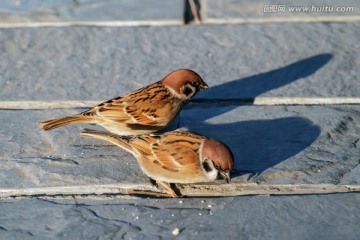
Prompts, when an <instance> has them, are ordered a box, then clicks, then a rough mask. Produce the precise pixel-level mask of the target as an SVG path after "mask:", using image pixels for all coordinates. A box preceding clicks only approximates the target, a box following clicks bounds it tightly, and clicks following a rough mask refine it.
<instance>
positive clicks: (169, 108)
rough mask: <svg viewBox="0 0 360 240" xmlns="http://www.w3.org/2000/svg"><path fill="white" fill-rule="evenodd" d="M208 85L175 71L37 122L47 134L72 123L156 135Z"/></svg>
mask: <svg viewBox="0 0 360 240" xmlns="http://www.w3.org/2000/svg"><path fill="white" fill-rule="evenodd" d="M207 88H208V85H207V84H206V83H205V82H204V81H203V80H202V79H201V77H200V76H199V74H197V73H196V72H194V71H192V70H190V69H178V70H175V71H173V72H171V73H170V74H169V75H167V76H166V77H164V78H163V79H162V80H161V81H158V82H155V83H153V84H150V85H149V86H146V87H143V88H141V89H138V90H135V91H133V92H130V93H128V94H126V95H123V96H120V97H117V98H113V99H111V100H109V101H106V102H103V103H100V104H99V105H97V106H95V107H93V108H91V109H89V110H87V111H85V112H82V113H79V114H76V115H72V116H68V117H64V118H57V119H51V120H47V121H43V122H39V124H40V125H41V126H42V128H43V130H45V131H48V130H52V129H55V128H58V127H62V126H66V125H69V124H75V123H89V124H98V125H100V126H102V127H104V128H105V129H107V130H108V131H110V132H113V133H116V134H119V135H138V134H145V133H152V132H156V131H158V130H160V129H162V128H164V127H166V126H167V125H168V124H169V123H170V122H171V121H172V120H173V119H174V118H175V117H176V115H177V113H178V112H179V111H180V109H181V107H182V105H184V104H185V103H186V102H187V101H188V100H190V99H191V98H192V97H193V96H194V95H195V94H196V93H197V92H198V91H199V90H201V89H207Z"/></svg>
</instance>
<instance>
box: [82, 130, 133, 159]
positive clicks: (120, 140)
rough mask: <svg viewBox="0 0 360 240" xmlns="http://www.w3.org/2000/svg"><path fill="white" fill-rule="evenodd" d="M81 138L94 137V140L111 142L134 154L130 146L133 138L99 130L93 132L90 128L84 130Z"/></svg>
mask: <svg viewBox="0 0 360 240" xmlns="http://www.w3.org/2000/svg"><path fill="white" fill-rule="evenodd" d="M80 136H82V137H92V138H97V139H101V140H105V141H108V142H111V143H113V144H115V145H117V146H119V147H121V148H123V149H125V150H127V151H129V152H130V153H132V152H133V148H132V147H131V146H130V144H129V142H128V141H129V139H130V137H131V136H119V135H117V134H114V133H110V132H104V131H98V130H93V129H88V128H85V129H84V130H82V131H81V133H80Z"/></svg>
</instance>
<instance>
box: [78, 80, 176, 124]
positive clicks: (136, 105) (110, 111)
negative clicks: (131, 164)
mask: <svg viewBox="0 0 360 240" xmlns="http://www.w3.org/2000/svg"><path fill="white" fill-rule="evenodd" d="M169 98H172V96H171V94H170V93H169V91H167V89H165V88H164V87H163V86H162V84H161V83H160V82H157V83H154V84H152V85H150V86H148V87H145V88H142V89H139V90H137V91H135V92H132V93H129V94H127V95H124V96H122V97H119V98H114V99H111V100H109V101H107V102H104V103H102V104H99V105H98V106H96V107H94V108H93V109H91V110H89V111H88V112H89V113H87V112H85V114H90V115H93V116H97V117H100V118H105V119H106V120H110V121H114V122H125V123H127V124H139V125H153V126H164V125H166V124H167V123H168V122H169V121H170V120H171V117H172V116H170V115H171V114H165V113H171V112H172V109H171V108H172V105H171V102H170V101H169Z"/></svg>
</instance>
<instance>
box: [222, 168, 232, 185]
mask: <svg viewBox="0 0 360 240" xmlns="http://www.w3.org/2000/svg"><path fill="white" fill-rule="evenodd" d="M219 174H220V176H221V177H222V178H223V179H225V180H226V182H227V183H230V182H231V178H230V171H221V170H220V171H219Z"/></svg>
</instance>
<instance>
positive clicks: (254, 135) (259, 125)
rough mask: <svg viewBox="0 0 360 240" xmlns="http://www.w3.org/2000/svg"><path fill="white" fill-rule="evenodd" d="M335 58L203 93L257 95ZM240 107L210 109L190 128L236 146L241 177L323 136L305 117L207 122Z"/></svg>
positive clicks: (325, 56) (306, 62)
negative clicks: (222, 122)
mask: <svg viewBox="0 0 360 240" xmlns="http://www.w3.org/2000/svg"><path fill="white" fill-rule="evenodd" d="M331 58H332V55H331V54H320V55H316V56H313V57H310V58H307V59H303V60H300V61H298V62H295V63H292V64H290V65H287V66H285V67H282V68H279V69H276V70H273V71H270V72H267V73H262V74H258V75H255V76H251V77H247V78H244V79H238V80H234V81H231V82H229V83H225V84H221V85H218V86H214V87H211V88H209V90H208V91H207V93H206V95H204V94H202V95H201V96H205V97H206V96H209V97H210V96H211V97H212V98H215V99H220V100H221V99H238V98H239V97H249V98H255V97H256V96H257V95H260V94H262V93H264V92H267V91H270V90H272V89H275V88H278V87H281V86H284V85H286V84H289V83H292V82H294V81H296V80H298V79H301V78H304V77H307V76H310V75H312V74H314V73H315V72H316V71H317V70H319V69H320V68H321V67H323V66H324V65H325V64H326V63H328V62H329V61H330V59H331ZM200 99H201V98H200ZM202 99H203V100H205V99H204V98H202ZM215 102H216V101H215ZM238 107H239V106H238V105H235V104H234V106H231V105H228V106H226V107H223V108H209V111H206V113H205V114H203V115H200V114H199V115H197V116H196V118H194V120H195V119H196V121H193V122H192V124H191V125H189V126H186V127H187V128H188V129H189V130H190V131H194V132H199V133H203V134H205V135H207V136H209V137H215V138H217V139H220V140H222V141H224V142H225V143H226V144H227V145H228V146H229V147H230V148H231V149H232V151H233V153H234V157H235V166H234V172H233V176H239V175H241V172H251V173H252V174H255V175H257V174H260V173H261V172H263V171H264V170H266V169H267V168H270V167H272V166H275V165H276V164H278V163H280V162H282V161H284V160H286V159H288V158H290V157H292V156H294V155H296V154H297V153H299V152H301V151H302V150H303V149H305V148H306V147H308V146H310V145H311V144H312V143H313V142H314V141H315V140H316V139H317V137H318V136H319V135H320V128H319V127H318V126H316V125H314V124H313V123H312V122H311V121H309V120H308V119H306V118H303V117H286V118H278V119H272V120H256V121H241V122H235V123H226V124H209V123H206V122H205V121H206V120H207V119H210V118H212V117H215V116H218V115H221V114H223V113H226V112H228V111H231V110H233V109H235V108H238ZM215 109H216V110H215ZM180 127H182V126H180ZM199 130H200V131H199ZM201 130H203V131H201Z"/></svg>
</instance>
